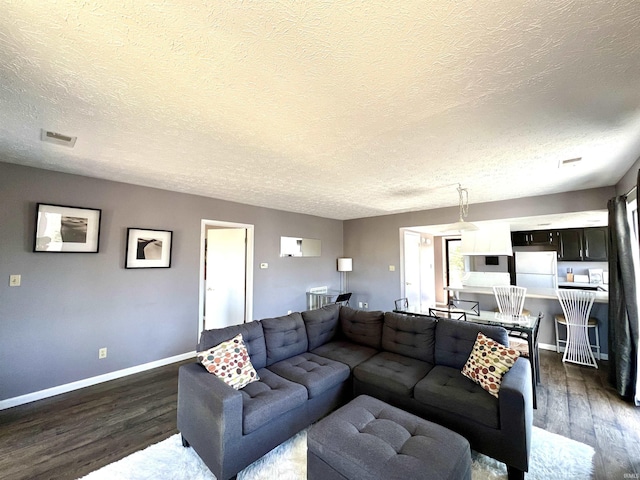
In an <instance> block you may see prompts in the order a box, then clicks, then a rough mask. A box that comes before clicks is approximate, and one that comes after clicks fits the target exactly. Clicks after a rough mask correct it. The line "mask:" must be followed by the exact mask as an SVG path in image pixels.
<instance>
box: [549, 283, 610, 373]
mask: <svg viewBox="0 0 640 480" xmlns="http://www.w3.org/2000/svg"><path fill="white" fill-rule="evenodd" d="M556 294H557V295H558V300H559V301H560V306H562V311H563V312H564V314H563V315H560V314H559V315H556V316H555V317H554V320H555V322H554V323H555V328H556V351H557V352H558V353H560V343H564V345H565V347H564V355H563V356H562V361H563V362H572V363H577V364H579V365H586V366H589V367H595V368H598V363H597V362H596V358H595V356H594V354H593V351H594V350H595V351H596V353H597V356H598V360H600V331H599V329H598V319H596V318H594V317H591V316H590V314H591V308H592V307H593V302H594V300H595V298H596V292H594V291H590V290H573V289H571V290H570V289H557V290H556ZM558 325H564V326H565V327H566V329H567V338H566V339H565V340H561V339H560V338H559V335H558ZM590 328H593V329H594V330H595V337H596V338H595V344H594V345H592V344H591V340H590V339H589V329H590Z"/></svg>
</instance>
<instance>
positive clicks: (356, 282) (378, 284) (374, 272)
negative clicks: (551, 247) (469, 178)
mask: <svg viewBox="0 0 640 480" xmlns="http://www.w3.org/2000/svg"><path fill="white" fill-rule="evenodd" d="M613 196H615V189H614V187H606V188H598V189H591V190H581V191H577V192H568V193H560V194H555V195H545V196H539V197H528V198H520V199H514V200H508V201H503V202H490V203H483V204H472V205H471V206H470V209H469V221H471V222H474V221H483V220H497V219H505V218H517V217H524V216H535V215H547V214H553V213H565V212H580V211H585V210H600V209H606V208H607V201H608V199H609V198H611V197H613ZM457 218H458V207H449V208H441V209H435V210H425V211H421V212H410V213H403V214H397V215H386V216H381V217H371V218H361V219H355V220H347V221H345V222H344V249H345V252H344V253H345V255H347V256H350V257H352V258H353V272H351V273H350V275H349V287H350V289H351V290H352V291H353V292H354V297H353V298H354V301H353V302H352V304H354V305H357V303H354V302H358V301H366V302H368V303H369V309H373V310H388V309H390V308H393V301H394V300H395V299H396V298H399V297H400V271H401V269H400V268H396V269H395V271H394V272H390V271H389V265H396V267H397V266H398V265H399V264H400V245H399V233H398V232H399V229H400V228H402V227H415V226H420V225H440V224H445V223H451V222H452V221H453V220H454V219H457ZM436 254H437V252H436ZM439 267H440V268H441V266H439ZM436 268H438V266H437V267H436ZM372 279H375V280H372Z"/></svg>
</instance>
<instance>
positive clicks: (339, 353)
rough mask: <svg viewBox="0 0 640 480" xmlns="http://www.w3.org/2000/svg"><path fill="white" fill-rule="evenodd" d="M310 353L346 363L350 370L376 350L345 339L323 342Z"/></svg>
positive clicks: (376, 351)
mask: <svg viewBox="0 0 640 480" xmlns="http://www.w3.org/2000/svg"><path fill="white" fill-rule="evenodd" d="M311 353H315V354H316V355H320V356H321V357H326V358H330V359H331V360H335V361H336V362H342V363H344V364H347V365H348V366H349V368H350V369H351V370H353V369H354V368H355V367H357V366H358V365H360V364H361V363H362V362H364V361H365V360H368V359H369V358H371V357H373V356H374V355H375V354H377V353H378V350H376V349H375V348H371V347H365V346H364V345H358V344H356V343H353V342H348V341H345V340H337V341H335V342H329V343H325V344H324V345H322V346H320V347H318V348H316V349H315V350H313V351H312V352H311Z"/></svg>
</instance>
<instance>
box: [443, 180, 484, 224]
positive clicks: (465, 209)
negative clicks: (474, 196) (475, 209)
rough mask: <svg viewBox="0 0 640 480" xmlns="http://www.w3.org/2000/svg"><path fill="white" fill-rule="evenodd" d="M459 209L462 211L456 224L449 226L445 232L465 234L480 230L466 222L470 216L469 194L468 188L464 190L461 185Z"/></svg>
mask: <svg viewBox="0 0 640 480" xmlns="http://www.w3.org/2000/svg"><path fill="white" fill-rule="evenodd" d="M458 199H459V202H458V207H459V209H460V212H459V213H460V216H459V218H458V221H457V222H456V223H452V224H451V225H448V226H447V228H446V229H445V230H444V231H445V232H465V231H474V230H478V227H476V226H475V225H474V224H473V223H469V222H465V221H464V219H465V218H466V217H467V215H468V214H469V192H468V191H467V189H466V188H462V186H461V185H460V184H458Z"/></svg>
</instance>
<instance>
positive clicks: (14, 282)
mask: <svg viewBox="0 0 640 480" xmlns="http://www.w3.org/2000/svg"><path fill="white" fill-rule="evenodd" d="M21 281H22V276H21V275H9V286H10V287H19V286H20V282H21Z"/></svg>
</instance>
